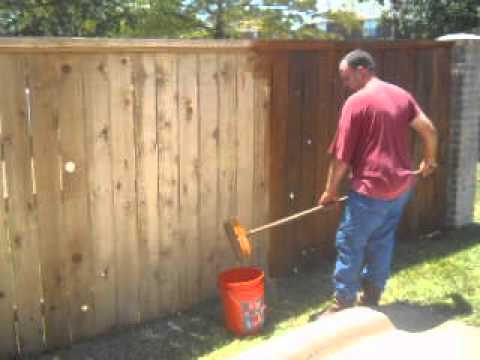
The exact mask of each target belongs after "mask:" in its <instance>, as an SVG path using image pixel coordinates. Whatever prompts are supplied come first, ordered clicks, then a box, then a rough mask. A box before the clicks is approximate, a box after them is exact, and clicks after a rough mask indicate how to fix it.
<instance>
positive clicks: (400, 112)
mask: <svg viewBox="0 0 480 360" xmlns="http://www.w3.org/2000/svg"><path fill="white" fill-rule="evenodd" d="M420 111H421V110H420V108H419V106H418V104H417V103H416V101H415V100H414V99H413V97H412V96H411V95H410V94H409V93H408V92H407V91H405V90H403V89H402V88H400V87H398V86H396V85H393V84H390V83H387V82H384V81H382V80H380V79H378V78H373V79H372V80H370V81H369V82H368V83H367V85H366V86H365V87H364V88H362V89H360V90H359V91H357V92H356V93H354V94H353V95H351V96H350V97H349V98H348V99H347V101H346V102H345V104H344V105H343V108H342V113H341V116H340V120H339V124H338V129H337V133H336V135H335V138H334V140H333V142H332V144H331V145H330V148H329V152H330V154H332V155H333V156H334V157H336V158H337V159H338V160H341V161H343V162H345V163H348V164H349V165H350V166H351V168H352V189H353V190H354V191H357V192H359V193H361V194H364V195H367V196H370V197H373V198H377V199H383V200H391V199H394V198H396V197H397V196H399V195H401V194H402V193H403V192H405V191H407V190H408V189H409V188H410V187H411V186H412V185H413V183H414V181H415V178H414V176H413V175H412V161H411V159H410V152H411V148H410V144H409V131H410V126H409V125H410V122H411V121H412V120H413V119H414V118H415V117H416V116H417V115H418V114H419V113H420Z"/></svg>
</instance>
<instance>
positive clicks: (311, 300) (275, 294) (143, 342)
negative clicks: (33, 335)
mask: <svg viewBox="0 0 480 360" xmlns="http://www.w3.org/2000/svg"><path fill="white" fill-rule="evenodd" d="M478 239H480V225H479V224H475V225H471V226H467V227H464V228H462V229H458V230H455V231H448V232H444V233H442V234H440V235H439V236H434V237H431V238H420V239H416V240H415V241H403V242H399V244H398V245H397V249H396V255H395V258H394V264H393V269H392V270H393V272H396V271H399V270H402V269H405V268H408V267H410V266H413V265H416V264H420V263H423V262H425V261H429V260H434V259H440V258H443V257H445V256H448V255H452V254H454V253H456V252H458V251H461V250H464V249H467V248H469V247H471V246H473V245H475V244H478V242H479V240H478ZM314 263H315V265H314V266H312V264H310V265H309V266H308V267H307V268H306V269H304V270H301V271H300V272H299V273H297V274H292V276H288V277H284V278H279V279H276V280H273V281H272V282H267V283H266V284H265V285H266V290H265V291H266V294H265V296H266V304H267V307H268V308H267V313H266V314H267V315H266V319H267V321H266V323H265V326H264V329H263V331H262V333H261V334H260V335H258V336H254V337H248V338H246V340H247V341H248V342H249V345H243V346H244V347H246V346H251V345H252V343H253V342H254V341H255V340H258V341H260V340H264V339H268V338H270V337H272V336H273V335H277V334H279V333H280V332H282V331H286V330H289V329H292V328H294V327H295V326H299V325H302V321H303V323H306V322H307V319H308V315H309V314H310V313H312V312H314V311H317V310H318V309H319V308H321V306H322V304H324V303H325V302H326V301H328V299H329V298H330V295H331V293H332V285H331V280H330V274H331V272H332V268H333V259H329V260H325V259H320V258H318V259H315V261H314ZM451 299H452V302H453V305H452V304H447V303H439V304H428V305H420V304H415V303H408V302H397V303H392V304H388V305H386V306H380V307H379V308H378V310H380V311H382V312H384V313H385V314H386V315H387V316H388V317H389V318H390V319H391V321H392V322H393V323H394V325H395V326H396V327H397V328H399V329H402V330H406V331H413V332H415V331H423V330H427V329H430V328H432V327H435V326H437V325H439V324H440V323H442V322H444V321H446V320H448V319H450V318H452V317H454V316H456V315H460V314H469V313H471V312H472V308H471V306H470V305H469V304H468V303H467V302H466V301H465V300H464V299H463V297H462V296H461V295H459V294H452V295H451ZM222 311H223V309H222V304H221V302H220V299H219V297H218V296H217V297H215V298H214V299H211V300H208V301H204V302H202V303H200V304H198V305H197V306H195V307H194V308H192V309H191V310H189V311H188V312H183V313H177V314H175V315H172V316H167V317H163V318H161V319H158V320H155V321H152V322H149V323H147V324H144V325H142V326H137V327H134V328H131V329H128V330H122V331H119V332H117V333H115V334H112V335H108V336H100V337H97V338H95V339H93V340H91V341H85V342H83V343H80V344H77V345H74V346H72V347H71V348H69V349H63V350H60V351H57V352H50V353H49V354H47V355H44V356H41V357H35V359H37V358H40V359H43V360H47V359H48V360H51V359H52V358H57V359H71V360H76V359H79V360H80V359H81V360H84V359H95V360H100V359H142V360H143V359H179V360H183V359H185V360H186V359H197V358H199V357H201V356H202V355H205V354H209V353H211V352H213V351H214V350H216V349H219V348H222V347H224V346H226V345H228V344H231V343H234V342H235V343H237V342H239V343H240V344H236V345H235V346H237V345H238V346H237V350H238V351H240V350H241V348H242V344H241V343H243V342H242V341H238V339H237V338H236V337H235V336H234V335H232V334H230V333H229V332H228V331H227V330H226V329H225V328H224V325H223V316H222ZM304 315H305V319H303V320H300V321H299V320H298V318H299V317H302V316H304ZM291 319H297V320H291ZM295 321H296V323H295ZM247 341H246V342H247ZM25 358H26V359H27V358H28V357H25Z"/></svg>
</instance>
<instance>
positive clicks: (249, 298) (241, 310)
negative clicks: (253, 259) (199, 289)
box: [218, 267, 265, 336]
mask: <svg viewBox="0 0 480 360" xmlns="http://www.w3.org/2000/svg"><path fill="white" fill-rule="evenodd" d="M264 278H265V274H264V272H263V271H262V270H260V269H257V268H252V267H238V268H233V269H229V270H227V271H224V272H222V273H221V274H220V275H219V277H218V285H219V288H220V295H221V297H222V303H223V312H224V319H225V326H226V328H227V329H228V330H230V331H232V332H233V333H234V334H236V335H239V336H243V335H253V334H255V333H257V332H258V331H259V330H260V329H261V328H262V327H263V323H264V322H265V302H264V293H265V290H264Z"/></svg>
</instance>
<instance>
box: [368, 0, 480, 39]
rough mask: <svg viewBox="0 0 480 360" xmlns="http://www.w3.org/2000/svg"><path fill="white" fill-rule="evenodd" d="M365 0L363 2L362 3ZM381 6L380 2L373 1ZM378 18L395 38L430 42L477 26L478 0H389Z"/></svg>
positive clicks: (379, 0) (479, 1) (479, 2)
mask: <svg viewBox="0 0 480 360" xmlns="http://www.w3.org/2000/svg"><path fill="white" fill-rule="evenodd" d="M363 1H365V0H363ZM376 1H377V2H378V3H380V4H382V5H383V3H384V2H385V1H384V0H376ZM390 3H391V10H390V11H388V12H386V13H385V14H384V15H383V16H382V19H381V23H382V25H383V27H384V28H389V29H392V31H391V32H392V33H393V34H391V36H392V37H394V38H396V39H432V38H436V37H438V36H441V35H444V34H448V33H455V32H462V31H468V30H471V29H472V28H475V27H478V26H479V25H480V23H479V12H478V9H479V7H480V0H390Z"/></svg>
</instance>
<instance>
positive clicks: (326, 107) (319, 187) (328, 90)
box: [313, 49, 338, 255]
mask: <svg viewBox="0 0 480 360" xmlns="http://www.w3.org/2000/svg"><path fill="white" fill-rule="evenodd" d="M337 65H338V64H337V57H336V52H335V51H334V50H333V49H332V50H329V51H328V52H326V53H322V54H321V56H320V59H319V61H318V64H317V69H318V70H317V72H316V74H317V76H316V77H315V81H316V82H317V83H318V84H319V85H320V88H319V90H318V94H317V96H316V99H315V101H316V102H317V104H318V105H317V106H318V117H317V118H316V119H315V121H316V122H317V123H318V125H317V128H316V138H315V139H314V144H315V145H316V149H317V161H316V164H315V165H316V171H317V174H316V180H315V184H316V188H315V190H316V193H315V194H316V197H317V198H318V197H320V195H321V194H322V192H323V191H324V190H325V185H326V180H327V174H328V168H329V164H330V155H329V154H328V146H329V145H330V143H331V142H332V140H333V137H334V134H335V131H336V124H337V111H336V109H335V107H334V104H335V101H334V100H335V85H336V78H337ZM337 217H338V214H336V213H335V212H333V211H329V212H324V213H318V214H315V215H313V222H314V240H313V242H314V244H313V247H314V248H315V249H317V250H318V251H319V252H320V254H321V255H325V254H327V252H328V251H331V250H330V249H331V248H332V244H333V239H334V236H335V230H336V223H335V220H336V218H337Z"/></svg>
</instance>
